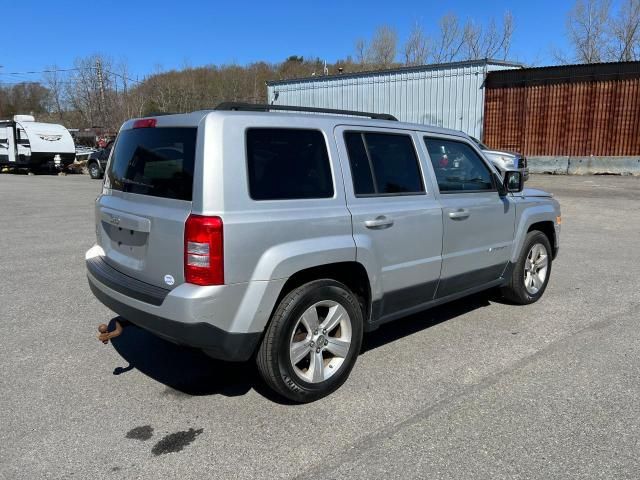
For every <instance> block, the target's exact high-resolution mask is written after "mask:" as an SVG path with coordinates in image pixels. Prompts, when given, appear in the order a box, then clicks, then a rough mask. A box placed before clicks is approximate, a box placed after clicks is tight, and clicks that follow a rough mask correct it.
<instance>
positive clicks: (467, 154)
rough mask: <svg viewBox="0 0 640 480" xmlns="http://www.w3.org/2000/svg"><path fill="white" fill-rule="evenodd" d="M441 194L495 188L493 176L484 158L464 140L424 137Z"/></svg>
mask: <svg viewBox="0 0 640 480" xmlns="http://www.w3.org/2000/svg"><path fill="white" fill-rule="evenodd" d="M424 141H425V144H426V145H427V150H428V152H429V158H430V159H431V164H432V165H433V170H434V172H435V174H436V180H437V181H438V188H439V189H440V193H464V192H477V191H491V190H495V186H494V184H493V176H492V174H491V171H490V170H489V167H487V165H486V164H485V162H484V160H482V158H480V156H479V155H478V154H477V153H476V152H475V150H473V148H471V146H469V145H468V144H466V143H464V142H458V141H455V140H444V139H441V138H428V137H425V139H424Z"/></svg>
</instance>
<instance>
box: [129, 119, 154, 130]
mask: <svg viewBox="0 0 640 480" xmlns="http://www.w3.org/2000/svg"><path fill="white" fill-rule="evenodd" d="M156 123H158V120H157V119H155V118H141V119H140V120H136V121H135V122H133V128H154V127H155V126H156Z"/></svg>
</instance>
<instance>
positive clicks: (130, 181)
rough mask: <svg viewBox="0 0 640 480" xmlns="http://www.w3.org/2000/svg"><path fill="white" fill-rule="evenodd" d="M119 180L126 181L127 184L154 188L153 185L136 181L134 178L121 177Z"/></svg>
mask: <svg viewBox="0 0 640 480" xmlns="http://www.w3.org/2000/svg"><path fill="white" fill-rule="evenodd" d="M120 181H121V182H122V183H126V184H127V185H138V186H139V187H147V188H155V186H154V185H149V184H148V183H142V182H136V181H135V180H129V179H128V178H121V179H120Z"/></svg>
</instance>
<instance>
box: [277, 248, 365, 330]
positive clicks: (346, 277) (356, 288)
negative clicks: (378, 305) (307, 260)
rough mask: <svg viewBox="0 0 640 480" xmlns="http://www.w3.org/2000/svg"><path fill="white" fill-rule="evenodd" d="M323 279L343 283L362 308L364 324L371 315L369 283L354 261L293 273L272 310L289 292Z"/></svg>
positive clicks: (360, 265)
mask: <svg viewBox="0 0 640 480" xmlns="http://www.w3.org/2000/svg"><path fill="white" fill-rule="evenodd" d="M323 278H329V279H332V280H336V281H338V282H340V283H343V284H345V285H346V286H347V287H348V288H349V290H351V291H352V292H353V294H354V295H355V296H356V297H357V299H358V303H359V304H360V307H361V308H362V317H363V319H364V321H365V324H366V323H367V321H368V319H369V318H370V315H371V282H370V280H369V276H368V274H367V271H366V269H365V267H364V265H362V264H361V263H359V262H356V261H350V262H336V263H328V264H324V265H317V266H314V267H309V268H305V269H303V270H300V271H298V272H296V273H294V274H293V275H291V276H290V277H289V278H288V279H287V281H286V282H285V284H284V285H283V286H282V289H281V290H280V294H279V295H278V298H277V300H276V302H275V305H274V310H275V309H276V308H277V307H278V304H279V303H280V301H281V300H282V299H283V298H284V297H285V296H286V295H287V294H288V293H289V292H290V291H291V290H293V289H295V288H297V287H300V286H302V285H304V284H305V283H309V282H311V281H313V280H320V279H323Z"/></svg>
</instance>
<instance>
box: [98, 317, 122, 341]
mask: <svg viewBox="0 0 640 480" xmlns="http://www.w3.org/2000/svg"><path fill="white" fill-rule="evenodd" d="M115 324H116V328H115V329H114V330H113V331H111V332H110V331H109V326H108V325H107V324H106V323H101V324H100V325H98V332H100V333H99V334H98V340H100V341H101V342H102V343H104V344H105V345H106V344H107V343H109V340H111V339H112V338H116V337H119V336H120V335H121V334H122V325H121V324H120V322H119V321H118V320H116V321H115Z"/></svg>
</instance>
